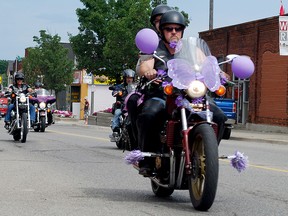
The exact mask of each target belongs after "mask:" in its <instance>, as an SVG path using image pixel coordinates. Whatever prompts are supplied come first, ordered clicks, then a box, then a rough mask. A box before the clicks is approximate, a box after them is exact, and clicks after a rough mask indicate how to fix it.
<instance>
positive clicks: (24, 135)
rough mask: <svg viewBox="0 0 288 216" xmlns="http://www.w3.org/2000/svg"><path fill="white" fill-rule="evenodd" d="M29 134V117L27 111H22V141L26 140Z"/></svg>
mask: <svg viewBox="0 0 288 216" xmlns="http://www.w3.org/2000/svg"><path fill="white" fill-rule="evenodd" d="M27 134H28V117H27V113H22V118H21V140H20V141H21V143H25V142H26V138H27Z"/></svg>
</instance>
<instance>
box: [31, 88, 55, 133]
mask: <svg viewBox="0 0 288 216" xmlns="http://www.w3.org/2000/svg"><path fill="white" fill-rule="evenodd" d="M35 93H36V95H37V97H33V98H32V99H31V101H32V103H33V104H34V107H35V111H36V119H35V124H34V126H33V128H34V131H35V132H39V131H40V132H45V129H46V127H48V126H49V125H51V124H53V123H54V121H53V115H52V110H51V106H52V105H53V103H54V102H55V101H56V98H55V97H54V96H53V95H51V94H50V93H49V91H48V90H46V89H44V88H40V89H35Z"/></svg>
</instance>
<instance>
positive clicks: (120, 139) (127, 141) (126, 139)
mask: <svg viewBox="0 0 288 216" xmlns="http://www.w3.org/2000/svg"><path fill="white" fill-rule="evenodd" d="M131 89H133V90H134V88H131ZM133 90H128V91H129V92H130V93H131V91H133ZM123 91H124V90H123V89H120V90H118V91H115V93H114V94H113V95H112V96H113V97H116V98H119V97H122V96H123ZM116 109H121V111H122V113H121V115H120V117H119V121H120V128H119V129H120V131H119V132H113V134H112V135H110V136H111V137H110V140H111V142H115V143H116V146H117V148H118V149H122V150H123V151H124V150H128V151H131V150H133V149H135V148H136V141H135V140H134V137H133V135H132V127H131V123H130V120H129V118H128V113H127V111H126V110H125V107H124V105H123V103H121V102H120V101H116V102H115V103H114V104H113V105H112V113H113V114H114V112H115V110H116Z"/></svg>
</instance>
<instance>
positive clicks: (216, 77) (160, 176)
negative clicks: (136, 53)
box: [125, 36, 249, 211]
mask: <svg viewBox="0 0 288 216" xmlns="http://www.w3.org/2000/svg"><path fill="white" fill-rule="evenodd" d="M136 37H137V36H136ZM135 41H137V40H135ZM145 43H146V44H148V43H149V41H148V42H145ZM145 43H144V44H145ZM136 45H137V43H136ZM137 47H138V48H139V49H140V50H141V46H137ZM155 48H156V47H155ZM176 50H177V53H176V54H175V58H174V59H173V60H169V61H168V62H165V61H164V60H163V59H161V58H160V57H159V56H157V53H156V52H154V54H153V57H154V58H157V59H159V60H160V61H162V62H163V64H167V67H168V71H167V72H164V71H158V77H156V78H155V80H157V79H158V80H159V79H161V80H162V89H163V91H164V92H165V94H166V97H167V99H166V111H167V116H168V117H167V119H166V122H165V125H163V129H162V131H161V133H160V136H161V150H160V151H159V152H157V153H155V152H141V151H139V150H133V151H131V152H130V153H129V154H127V155H126V157H125V160H126V163H127V164H132V165H133V167H134V168H136V169H137V170H139V162H140V161H141V160H143V159H144V157H149V158H151V159H153V161H154V168H153V171H152V174H151V175H150V176H148V178H149V179H150V180H151V186H152V191H153V192H154V194H155V195H156V196H159V197H166V196H170V195H171V194H172V193H173V192H174V190H189V194H190V200H191V203H192V205H193V207H194V208H195V209H196V210H200V211H206V210H208V209H209V208H210V207H211V206H212V204H213V202H214V199H215V196H216V191H217V184H218V174H219V155H218V142H217V135H216V134H217V124H216V123H214V122H213V121H212V119H213V113H212V112H211V111H210V99H209V94H210V92H215V93H219V94H222V96H223V95H224V91H225V88H223V87H224V86H223V82H224V81H225V77H224V76H223V75H222V71H221V70H220V67H219V65H218V62H217V59H216V58H215V57H214V56H212V55H211V53H210V50H209V47H208V46H207V44H206V43H205V42H204V41H203V40H201V39H199V38H192V37H190V38H187V39H182V40H181V41H180V42H178V43H177V47H176ZM237 58H240V59H241V58H244V57H241V56H238V55H230V56H227V59H226V61H225V62H222V63H220V64H224V63H231V64H233V61H234V59H237ZM245 58H247V57H245ZM240 65H241V64H240ZM244 66H245V65H244ZM232 68H233V67H232ZM248 70H249V68H248ZM155 80H151V81H149V82H148V83H147V82H146V83H145V84H143V85H142V86H140V87H139V89H141V90H139V92H140V93H142V94H145V88H146V86H147V84H149V83H151V82H153V81H155ZM227 158H228V157H227ZM230 158H233V159H234V164H237V165H235V166H234V167H235V168H237V170H238V171H242V170H244V169H245V167H246V165H247V157H245V156H244V155H242V154H238V152H237V154H235V156H232V157H230Z"/></svg>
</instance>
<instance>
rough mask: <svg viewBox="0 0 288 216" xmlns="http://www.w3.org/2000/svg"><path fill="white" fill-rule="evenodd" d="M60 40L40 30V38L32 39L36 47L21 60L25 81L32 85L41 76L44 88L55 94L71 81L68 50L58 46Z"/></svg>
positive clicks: (71, 66) (71, 71)
mask: <svg viewBox="0 0 288 216" xmlns="http://www.w3.org/2000/svg"><path fill="white" fill-rule="evenodd" d="M60 40H61V38H60V37H59V36H58V35H57V34H56V35H54V36H52V35H50V34H47V33H46V31H45V30H41V31H40V37H37V36H34V37H33V41H34V42H36V43H37V46H36V47H34V48H30V49H29V50H28V56H27V57H26V58H25V59H24V60H23V70H24V73H25V77H26V81H27V82H28V83H29V84H33V83H34V82H35V81H36V80H37V79H38V76H41V75H42V76H43V82H44V84H45V87H46V88H47V89H51V90H55V93H56V94H57V93H58V92H60V91H62V90H65V89H66V87H65V86H66V85H70V84H71V83H72V81H73V61H72V60H70V59H68V56H67V54H68V49H66V48H64V47H63V46H62V45H61V44H60Z"/></svg>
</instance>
